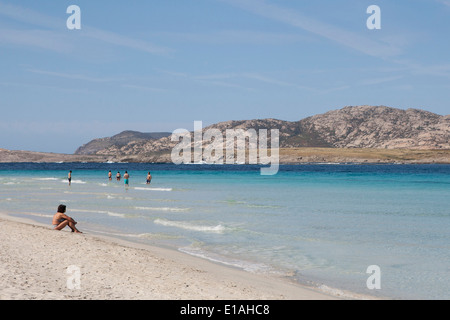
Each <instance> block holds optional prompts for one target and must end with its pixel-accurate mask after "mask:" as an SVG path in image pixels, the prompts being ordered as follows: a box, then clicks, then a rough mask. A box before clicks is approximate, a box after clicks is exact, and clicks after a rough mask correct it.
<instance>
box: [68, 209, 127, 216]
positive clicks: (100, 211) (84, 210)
mask: <svg viewBox="0 0 450 320" xmlns="http://www.w3.org/2000/svg"><path fill="white" fill-rule="evenodd" d="M71 211H74V212H87V213H101V214H107V215H109V216H111V217H120V218H125V216H126V215H125V214H124V213H117V212H111V211H103V210H86V209H71Z"/></svg>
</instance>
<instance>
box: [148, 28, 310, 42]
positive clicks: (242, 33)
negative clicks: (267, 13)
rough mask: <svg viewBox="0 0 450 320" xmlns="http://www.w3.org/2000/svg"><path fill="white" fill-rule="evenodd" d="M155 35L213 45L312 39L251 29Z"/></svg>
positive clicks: (156, 34)
mask: <svg viewBox="0 0 450 320" xmlns="http://www.w3.org/2000/svg"><path fill="white" fill-rule="evenodd" d="M154 35H155V36H160V37H164V38H166V39H173V40H176V41H181V42H195V43H202V44H211V45H230V44H240V45H285V44H292V43H299V42H305V41H308V42H310V41H311V37H306V36H302V35H299V34H289V33H277V32H258V31H250V30H219V31H214V32H208V33H187V32H160V33H155V34H154Z"/></svg>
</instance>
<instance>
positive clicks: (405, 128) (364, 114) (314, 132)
mask: <svg viewBox="0 0 450 320" xmlns="http://www.w3.org/2000/svg"><path fill="white" fill-rule="evenodd" d="M208 129H217V130H219V131H220V132H221V133H222V135H223V136H224V137H225V136H226V130H237V129H243V130H249V129H254V130H256V132H259V131H258V130H259V129H267V130H269V131H270V129H278V130H279V135H280V147H281V148H300V147H327V148H377V149H450V116H441V115H437V114H434V113H431V112H428V111H424V110H417V109H408V110H402V109H396V108H389V107H384V106H378V107H373V106H357V107H345V108H343V109H340V110H334V111H329V112H327V113H324V114H320V115H315V116H312V117H309V118H305V119H303V120H300V121H293V122H292V121H283V120H277V119H261V120H241V121H226V122H220V123H217V124H214V125H211V126H209V127H206V128H204V129H203V132H205V131H206V130H208ZM106 139H108V138H106ZM94 141H95V140H94ZM101 142H102V143H103V141H101ZM107 142H108V143H107V144H105V145H107V146H106V147H105V148H103V149H99V150H96V151H95V152H93V153H92V154H97V155H122V156H123V155H128V156H130V155H133V156H149V155H154V154H155V153H156V154H157V153H161V152H168V151H170V150H172V149H173V147H174V146H176V144H177V143H178V142H173V141H171V137H170V136H165V137H163V138H161V139H158V140H155V139H151V140H145V139H135V140H134V141H130V142H128V143H127V144H123V143H111V142H112V141H111V140H108V141H107ZM91 143H92V142H91ZM207 143H208V142H206V143H205V144H204V146H205V145H206V144H207ZM88 145H89V144H88Z"/></svg>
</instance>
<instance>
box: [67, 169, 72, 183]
mask: <svg viewBox="0 0 450 320" xmlns="http://www.w3.org/2000/svg"><path fill="white" fill-rule="evenodd" d="M67 179H68V180H69V186H70V185H71V184H72V171H70V172H69V174H68V175H67Z"/></svg>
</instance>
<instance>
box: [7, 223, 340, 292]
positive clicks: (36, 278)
mask: <svg viewBox="0 0 450 320" xmlns="http://www.w3.org/2000/svg"><path fill="white" fill-rule="evenodd" d="M0 252H1V255H0V299H2V300H31V299H38V300H53V299H56V300H60V299H76V300H143V299H145V300H191V299H192V300H300V299H309V300H312V299H313V300H329V299H339V298H342V297H339V296H332V295H328V294H326V293H322V292H320V291H316V290H315V289H312V288H307V287H303V286H301V285H298V284H297V283H293V282H290V281H289V280H287V279H285V278H279V277H276V276H272V275H270V276H269V275H257V274H252V273H249V272H246V271H242V270H238V269H235V268H231V267H227V266H223V265H219V264H215V263H212V262H209V261H206V260H203V259H200V258H196V257H193V256H190V255H187V254H184V253H181V252H178V251H175V250H170V249H163V248H159V247H151V246H146V245H140V244H135V243H131V242H125V241H121V240H118V239H112V238H105V237H99V236H96V235H91V234H73V233H70V232H68V231H60V232H58V231H54V230H52V229H51V227H50V226H45V225H40V224H38V223H34V222H31V221H28V220H24V219H19V218H15V217H10V216H7V215H0ZM69 266H76V267H77V268H79V271H80V278H79V279H80V289H70V288H68V285H67V280H68V278H69V277H71V275H73V274H68V273H67V269H68V267H69ZM73 283H75V282H73Z"/></svg>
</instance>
